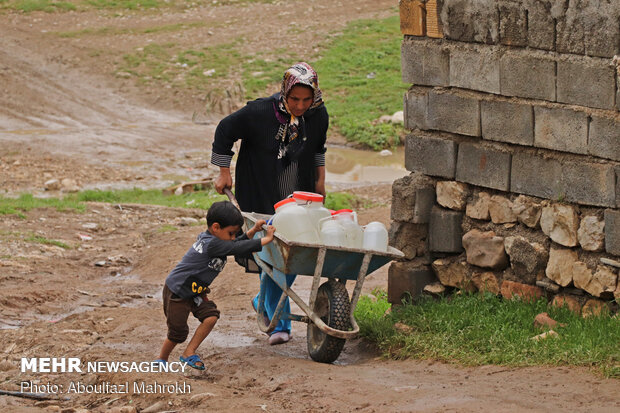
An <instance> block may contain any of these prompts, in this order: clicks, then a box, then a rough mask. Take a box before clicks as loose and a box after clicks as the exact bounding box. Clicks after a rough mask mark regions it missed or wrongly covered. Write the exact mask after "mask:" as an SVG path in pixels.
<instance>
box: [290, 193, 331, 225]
mask: <svg viewBox="0 0 620 413" xmlns="http://www.w3.org/2000/svg"><path fill="white" fill-rule="evenodd" d="M293 199H294V200H295V202H297V205H301V206H302V207H304V208H306V211H308V215H309V216H310V221H311V222H312V224H313V225H314V227H315V228H316V229H317V231H320V230H321V228H320V227H319V221H320V220H321V219H323V218H326V217H330V216H331V215H332V214H331V212H329V209H327V208H325V207H324V206H323V195H321V194H315V193H314V192H305V191H295V192H293Z"/></svg>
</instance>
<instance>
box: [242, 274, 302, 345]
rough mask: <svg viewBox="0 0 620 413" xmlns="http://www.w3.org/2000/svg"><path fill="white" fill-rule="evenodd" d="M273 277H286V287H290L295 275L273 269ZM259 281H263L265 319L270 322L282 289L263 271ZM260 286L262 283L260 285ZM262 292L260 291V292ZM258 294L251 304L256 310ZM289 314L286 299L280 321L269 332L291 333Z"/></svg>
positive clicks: (289, 309) (289, 310)
mask: <svg viewBox="0 0 620 413" xmlns="http://www.w3.org/2000/svg"><path fill="white" fill-rule="evenodd" d="M273 273H274V276H276V277H286V285H287V286H289V287H290V286H291V285H292V284H293V282H294V281H295V278H296V277H297V274H284V273H282V272H280V271H278V270H276V269H275V268H273ZM260 279H261V280H263V279H264V280H265V291H264V294H265V311H266V312H267V317H269V319H270V320H271V319H272V318H273V315H274V313H275V312H276V308H277V307H278V301H279V300H280V295H281V294H282V289H280V287H278V284H276V283H275V282H274V281H273V280H272V279H271V277H270V276H269V275H267V274H266V273H265V272H264V271H263V272H261V274H260ZM261 285H262V283H261ZM261 292H262V291H261ZM259 295H260V292H259V293H258V294H257V295H256V297H254V299H253V301H252V302H253V303H254V308H258V296H259ZM290 313H291V305H290V302H289V299H288V297H286V301H285V303H284V309H283V311H282V314H281V315H280V320H279V321H278V324H277V325H276V327H275V329H274V330H273V331H272V332H271V334H273V333H277V332H279V331H284V332H286V333H289V334H290V333H291V320H290V319H289V317H288V316H289V314H290Z"/></svg>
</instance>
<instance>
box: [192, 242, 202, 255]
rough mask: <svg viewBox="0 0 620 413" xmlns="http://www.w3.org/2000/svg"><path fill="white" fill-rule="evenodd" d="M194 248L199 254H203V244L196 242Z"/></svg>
mask: <svg viewBox="0 0 620 413" xmlns="http://www.w3.org/2000/svg"><path fill="white" fill-rule="evenodd" d="M192 247H193V248H194V250H195V251H196V252H197V253H198V254H202V242H201V241H200V240H198V241H196V242H194V245H192Z"/></svg>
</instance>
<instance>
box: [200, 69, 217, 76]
mask: <svg viewBox="0 0 620 413" xmlns="http://www.w3.org/2000/svg"><path fill="white" fill-rule="evenodd" d="M202 74H203V75H205V76H207V77H209V76H213V75H214V74H215V69H209V70H205V71H204V72H202Z"/></svg>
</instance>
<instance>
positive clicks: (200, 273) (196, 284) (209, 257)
mask: <svg viewBox="0 0 620 413" xmlns="http://www.w3.org/2000/svg"><path fill="white" fill-rule="evenodd" d="M261 249H262V246H261V241H260V239H259V238H255V239H248V237H247V236H246V234H243V235H241V236H240V237H239V238H237V239H235V240H233V241H226V240H221V239H219V238H217V237H216V236H214V235H212V234H211V233H209V231H205V232H201V233H200V234H199V235H198V239H197V240H196V242H195V243H194V245H192V246H191V248H190V249H189V251H187V253H185V255H184V256H183V259H182V260H181V262H179V263H178V264H177V266H176V267H174V269H173V270H172V271H171V272H170V274H168V277H167V278H166V285H167V286H168V288H169V289H170V291H172V292H173V293H174V294H176V295H178V296H179V297H180V298H192V297H196V296H198V295H201V294H202V293H203V292H204V291H205V290H206V288H207V287H208V286H209V285H210V284H211V283H212V282H213V280H214V279H215V277H217V275H218V274H219V273H220V272H221V271H222V270H223V269H224V265H226V257H227V256H229V255H244V254H249V253H252V252H257V251H260V250H261Z"/></svg>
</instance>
